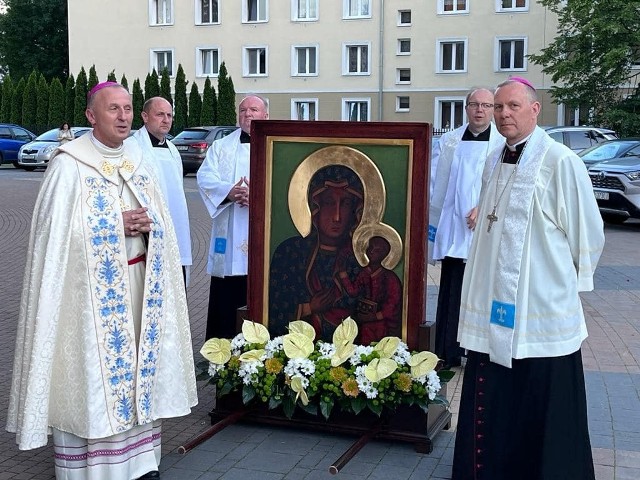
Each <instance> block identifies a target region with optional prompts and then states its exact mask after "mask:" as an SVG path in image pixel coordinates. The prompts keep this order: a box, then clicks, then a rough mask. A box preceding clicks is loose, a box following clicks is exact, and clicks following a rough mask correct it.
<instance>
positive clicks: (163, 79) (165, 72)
mask: <svg viewBox="0 0 640 480" xmlns="http://www.w3.org/2000/svg"><path fill="white" fill-rule="evenodd" d="M160 96H161V97H162V98H164V99H165V100H166V101H167V102H169V103H170V104H171V105H173V97H172V96H171V79H170V78H169V69H168V68H167V67H164V68H163V69H162V75H161V76H160Z"/></svg>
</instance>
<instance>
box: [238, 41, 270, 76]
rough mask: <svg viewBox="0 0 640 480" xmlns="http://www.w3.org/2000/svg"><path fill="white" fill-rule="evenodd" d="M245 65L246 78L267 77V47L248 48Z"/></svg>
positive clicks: (244, 73)
mask: <svg viewBox="0 0 640 480" xmlns="http://www.w3.org/2000/svg"><path fill="white" fill-rule="evenodd" d="M243 64H244V68H243V75H244V76H245V77H265V76H266V75H267V47H246V48H245V49H244V62H243Z"/></svg>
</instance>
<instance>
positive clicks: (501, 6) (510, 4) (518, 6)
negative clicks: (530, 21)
mask: <svg viewBox="0 0 640 480" xmlns="http://www.w3.org/2000/svg"><path fill="white" fill-rule="evenodd" d="M527 10H529V0H496V12H514V11H515V12H518V11H527Z"/></svg>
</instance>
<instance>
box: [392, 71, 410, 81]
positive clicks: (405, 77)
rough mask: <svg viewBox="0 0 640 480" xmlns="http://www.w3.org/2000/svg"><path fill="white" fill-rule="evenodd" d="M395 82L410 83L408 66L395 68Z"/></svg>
mask: <svg viewBox="0 0 640 480" xmlns="http://www.w3.org/2000/svg"><path fill="white" fill-rule="evenodd" d="M396 83H399V84H400V83H411V69H410V68H398V69H396Z"/></svg>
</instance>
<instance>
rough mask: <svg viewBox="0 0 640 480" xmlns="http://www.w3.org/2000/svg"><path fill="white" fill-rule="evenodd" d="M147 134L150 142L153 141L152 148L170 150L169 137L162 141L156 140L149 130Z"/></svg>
mask: <svg viewBox="0 0 640 480" xmlns="http://www.w3.org/2000/svg"><path fill="white" fill-rule="evenodd" d="M147 133H148V134H149V140H151V146H152V147H157V148H169V145H167V137H164V138H163V139H162V140H160V139H158V138H156V136H155V135H153V134H152V133H151V132H150V131H149V130H147Z"/></svg>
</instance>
